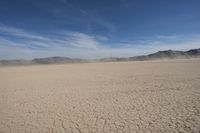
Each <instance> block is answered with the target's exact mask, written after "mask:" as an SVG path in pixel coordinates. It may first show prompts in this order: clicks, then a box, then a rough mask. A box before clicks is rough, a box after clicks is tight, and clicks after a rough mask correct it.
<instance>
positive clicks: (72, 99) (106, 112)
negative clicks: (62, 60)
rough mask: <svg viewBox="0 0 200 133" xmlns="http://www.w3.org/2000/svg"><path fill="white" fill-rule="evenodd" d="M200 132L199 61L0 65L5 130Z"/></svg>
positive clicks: (0, 119) (0, 126) (1, 128)
mask: <svg viewBox="0 0 200 133" xmlns="http://www.w3.org/2000/svg"><path fill="white" fill-rule="evenodd" d="M11 132H12V133H25V132H26V133H29V132H30V133H31V132H32V133H36V132H39V133H46V132H51V133H56V132H57V133H62V132H63V133H64V132H66V133H71V132H72V133H96V132H99V133H112V132H113V133H114V132H115V133H120V132H121V133H134V132H145V133H148V132H152V133H155V132H164V133H166V132H170V133H171V132H175V133H176V132H177V133H178V132H185V133H190V132H197V133H199V132H200V59H190V60H164V61H141V62H115V63H114V62H113V63H112V62H111V63H85V64H64V65H38V66H20V67H1V68H0V133H11Z"/></svg>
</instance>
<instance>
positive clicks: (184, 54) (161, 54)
mask: <svg viewBox="0 0 200 133" xmlns="http://www.w3.org/2000/svg"><path fill="white" fill-rule="evenodd" d="M198 57H200V48H199V49H191V50H189V51H173V50H166V51H158V52H156V53H153V54H149V55H143V56H134V57H129V60H130V61H134V60H154V59H178V58H198Z"/></svg>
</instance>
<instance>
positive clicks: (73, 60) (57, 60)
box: [32, 56, 86, 64]
mask: <svg viewBox="0 0 200 133" xmlns="http://www.w3.org/2000/svg"><path fill="white" fill-rule="evenodd" d="M32 62H33V63H36V64H55V63H76V62H86V60H84V59H77V58H68V57H59V56H55V57H48V58H36V59H33V60H32Z"/></svg>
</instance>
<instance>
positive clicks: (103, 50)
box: [0, 25, 200, 59]
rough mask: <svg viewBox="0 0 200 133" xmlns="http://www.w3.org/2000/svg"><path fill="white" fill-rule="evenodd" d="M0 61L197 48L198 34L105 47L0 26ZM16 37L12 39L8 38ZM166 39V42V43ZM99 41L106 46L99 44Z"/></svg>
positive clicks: (75, 36) (77, 36) (83, 38)
mask: <svg viewBox="0 0 200 133" xmlns="http://www.w3.org/2000/svg"><path fill="white" fill-rule="evenodd" d="M0 34H3V35H5V36H2V37H0V59H4V58H7V59H12V58H35V57H49V56H67V57H74V58H103V57H110V56H115V57H128V56H135V55H143V54H149V53H152V52H156V51H159V50H168V49H172V50H188V49H192V48H200V39H199V38H200V37H199V35H191V36H173V37H172V36H157V37H156V38H153V39H151V40H145V39H144V40H139V41H133V42H131V41H129V42H124V43H115V44H109V38H107V37H104V36H93V35H88V34H85V33H80V32H69V31H57V32H56V33H55V34H53V33H49V34H48V36H47V35H46V36H44V35H40V34H36V33H32V32H28V31H26V30H23V29H18V28H13V27H7V26H2V25H0ZM13 36H14V37H15V38H18V39H17V40H16V39H13V38H12V37H13ZM168 40H170V41H168ZM101 41H103V42H104V43H106V42H107V44H101Z"/></svg>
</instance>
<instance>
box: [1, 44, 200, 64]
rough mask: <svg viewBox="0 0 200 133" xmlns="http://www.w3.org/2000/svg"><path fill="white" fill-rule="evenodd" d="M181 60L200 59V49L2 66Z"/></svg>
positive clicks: (38, 60)
mask: <svg viewBox="0 0 200 133" xmlns="http://www.w3.org/2000/svg"><path fill="white" fill-rule="evenodd" d="M180 58H200V48H198V49H190V50H188V51H176V50H164V51H158V52H156V53H152V54H148V55H141V56H133V57H110V58H101V59H81V58H69V57H61V56H53V57H46V58H34V59H32V60H24V59H16V60H0V65H31V64H63V63H86V62H111V61H115V62H117V61H145V60H156V59H180Z"/></svg>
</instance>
